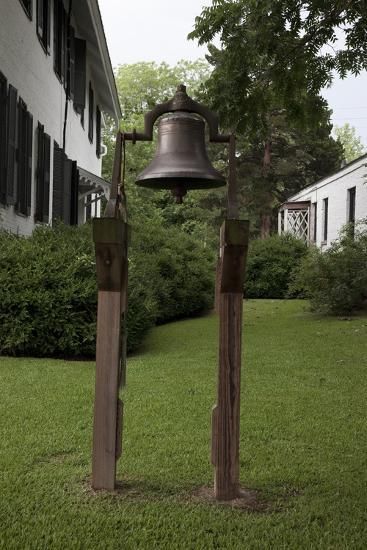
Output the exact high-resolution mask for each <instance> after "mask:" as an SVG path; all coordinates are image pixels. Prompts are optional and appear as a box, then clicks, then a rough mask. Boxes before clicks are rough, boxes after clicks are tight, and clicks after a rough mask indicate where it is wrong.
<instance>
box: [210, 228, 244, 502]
mask: <svg viewBox="0 0 367 550" xmlns="http://www.w3.org/2000/svg"><path fill="white" fill-rule="evenodd" d="M248 228H249V223H248V221H241V220H235V219H230V220H225V222H224V224H223V225H222V228H221V245H222V247H221V248H222V255H221V259H220V264H221V266H220V276H219V294H218V302H219V303H218V309H219V369H218V394H217V404H216V405H215V406H214V408H213V412H212V464H213V466H214V467H215V479H214V493H215V497H216V499H217V500H231V499H233V498H236V497H237V496H238V495H239V440H240V387H241V340H242V308H243V284H244V276H245V268H246V255H247V248H248V233H249V232H248Z"/></svg>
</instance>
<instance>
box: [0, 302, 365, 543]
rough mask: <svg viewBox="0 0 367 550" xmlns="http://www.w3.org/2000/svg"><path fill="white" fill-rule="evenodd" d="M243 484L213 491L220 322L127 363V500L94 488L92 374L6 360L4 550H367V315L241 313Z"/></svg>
mask: <svg viewBox="0 0 367 550" xmlns="http://www.w3.org/2000/svg"><path fill="white" fill-rule="evenodd" d="M244 308H245V310H244V311H245V314H244V321H245V330H244V348H243V349H244V365H243V378H242V381H243V383H242V404H241V407H242V409H241V483H242V485H243V486H244V487H247V488H250V489H253V490H255V491H256V492H257V495H258V499H259V502H261V506H259V510H257V511H256V510H252V511H251V510H244V509H239V508H231V507H229V506H225V505H216V504H213V503H210V502H207V501H205V500H202V499H201V498H200V497H198V496H197V495H198V491H199V489H200V488H202V487H210V486H211V485H212V477H213V471H212V466H211V464H210V459H209V448H210V417H211V408H212V405H213V404H214V403H215V386H216V372H217V331H218V325H217V319H216V317H215V316H214V315H211V316H209V317H205V318H200V319H195V320H189V321H181V322H177V323H172V324H169V325H165V326H161V327H158V328H156V329H154V330H153V331H152V332H151V334H150V335H149V336H148V338H147V340H146V343H145V346H144V349H143V350H142V351H141V353H140V354H138V355H135V356H134V357H131V358H130V360H129V362H128V375H127V383H128V386H127V388H126V390H125V391H124V401H125V431H124V439H123V447H124V453H123V456H122V458H121V460H120V461H119V464H118V479H119V480H120V481H121V484H120V489H119V491H117V492H115V493H113V494H108V493H103V492H100V493H94V492H93V491H92V490H91V488H90V474H91V437H92V415H93V393H94V364H93V363H90V362H70V361H57V360H52V359H50V360H39V359H10V358H1V359H0V547H1V548H6V549H8V548H16V549H21V550H23V549H25V548H35V549H41V548H47V549H49V548H60V549H70V548H72V549H74V548H86V549H87V548H96V549H107V548H121V549H126V548H167V549H175V548H180V549H186V548H187V549H189V548H192V549H210V548H235V549H242V548H243V549H252V548H259V549H264V548H275V549H277V548H291V549H297V548H307V549H312V548H320V549H329V548H336V549H343V548H346V549H354V548H361V549H365V548H367V433H366V431H367V430H366V410H367V404H366V393H367V375H366V371H367V317H358V318H355V319H353V320H347V319H345V320H340V319H322V318H317V317H313V316H311V315H310V314H308V313H306V312H304V309H303V308H304V303H303V302H300V301H292V302H286V301H269V300H268V301H250V302H246V303H245V304H244Z"/></svg>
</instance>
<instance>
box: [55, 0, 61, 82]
mask: <svg viewBox="0 0 367 550" xmlns="http://www.w3.org/2000/svg"><path fill="white" fill-rule="evenodd" d="M59 44H60V37H59V0H54V69H55V73H56V74H57V75H58V76H60V61H59V57H60V56H59Z"/></svg>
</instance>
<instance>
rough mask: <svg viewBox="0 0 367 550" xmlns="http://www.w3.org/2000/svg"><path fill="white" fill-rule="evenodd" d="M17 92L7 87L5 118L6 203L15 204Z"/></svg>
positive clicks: (11, 87)
mask: <svg viewBox="0 0 367 550" xmlns="http://www.w3.org/2000/svg"><path fill="white" fill-rule="evenodd" d="M17 96H18V92H17V90H16V89H15V88H14V87H13V86H11V85H9V90H8V117H7V130H8V136H7V145H8V147H7V159H6V203H7V204H15V173H16V148H17V142H16V140H17Z"/></svg>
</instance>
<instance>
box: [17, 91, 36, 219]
mask: <svg viewBox="0 0 367 550" xmlns="http://www.w3.org/2000/svg"><path fill="white" fill-rule="evenodd" d="M17 145H18V147H17V161H18V166H17V168H18V169H17V202H16V209H17V211H18V212H19V213H20V214H24V215H25V216H29V215H30V213H31V191H32V149H33V117H32V115H31V114H30V113H28V111H27V106H26V104H25V103H24V101H23V100H22V99H21V98H19V101H18V140H17Z"/></svg>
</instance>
